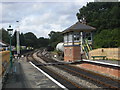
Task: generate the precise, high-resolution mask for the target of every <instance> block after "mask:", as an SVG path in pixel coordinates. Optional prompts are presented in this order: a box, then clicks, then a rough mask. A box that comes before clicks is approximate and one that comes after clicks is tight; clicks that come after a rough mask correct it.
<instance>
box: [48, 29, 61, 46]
mask: <svg viewBox="0 0 120 90" xmlns="http://www.w3.org/2000/svg"><path fill="white" fill-rule="evenodd" d="M48 35H49V37H50V40H49V43H50V44H49V45H50V46H51V47H53V48H55V47H56V45H57V44H58V43H60V42H63V35H62V33H61V32H55V31H51V32H50V34H48Z"/></svg>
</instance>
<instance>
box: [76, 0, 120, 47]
mask: <svg viewBox="0 0 120 90" xmlns="http://www.w3.org/2000/svg"><path fill="white" fill-rule="evenodd" d="M76 16H77V18H78V20H79V19H81V18H82V17H83V16H85V17H86V22H87V24H88V25H91V26H93V27H95V28H96V32H95V36H94V47H95V48H101V47H119V46H120V41H119V38H120V37H119V36H118V35H120V3H118V2H115V3H112V2H101V3H100V2H90V3H87V5H86V6H83V7H82V8H81V9H79V13H77V14H76Z"/></svg>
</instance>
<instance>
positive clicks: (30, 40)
mask: <svg viewBox="0 0 120 90" xmlns="http://www.w3.org/2000/svg"><path fill="white" fill-rule="evenodd" d="M24 37H25V42H26V46H29V47H34V48H36V47H37V45H38V43H37V37H36V36H35V35H34V34H33V33H32V32H28V33H26V34H24Z"/></svg>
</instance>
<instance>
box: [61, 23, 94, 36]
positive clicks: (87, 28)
mask: <svg viewBox="0 0 120 90" xmlns="http://www.w3.org/2000/svg"><path fill="white" fill-rule="evenodd" d="M94 30H96V29H95V28H94V27H91V26H89V25H86V24H83V23H81V22H79V21H78V22H76V23H75V24H74V25H72V26H70V27H69V28H67V29H65V30H64V31H63V32H62V33H63V34H65V33H68V32H72V31H76V32H81V31H83V32H88V31H94Z"/></svg>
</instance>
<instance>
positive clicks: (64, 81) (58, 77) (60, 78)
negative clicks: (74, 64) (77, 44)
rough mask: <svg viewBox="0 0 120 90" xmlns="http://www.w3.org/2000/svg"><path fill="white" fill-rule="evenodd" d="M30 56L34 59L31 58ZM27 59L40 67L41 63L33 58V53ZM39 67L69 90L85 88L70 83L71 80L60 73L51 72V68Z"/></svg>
mask: <svg viewBox="0 0 120 90" xmlns="http://www.w3.org/2000/svg"><path fill="white" fill-rule="evenodd" d="M30 56H31V57H32V58H29V57H30ZM27 59H28V60H29V61H32V63H34V64H35V65H38V63H40V62H39V61H37V60H35V59H34V58H33V56H32V53H31V54H29V55H27ZM38 67H39V68H40V69H42V70H43V71H45V72H47V73H48V74H49V75H50V76H52V77H54V79H55V80H57V81H58V82H60V83H61V84H63V85H64V86H65V87H67V88H84V87H82V86H79V85H78V84H77V83H75V82H73V81H70V80H69V79H67V78H66V77H64V76H62V75H60V74H59V73H57V72H54V71H52V70H50V69H49V68H47V67H45V66H42V67H40V66H38Z"/></svg>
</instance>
